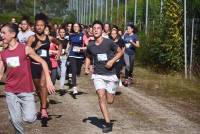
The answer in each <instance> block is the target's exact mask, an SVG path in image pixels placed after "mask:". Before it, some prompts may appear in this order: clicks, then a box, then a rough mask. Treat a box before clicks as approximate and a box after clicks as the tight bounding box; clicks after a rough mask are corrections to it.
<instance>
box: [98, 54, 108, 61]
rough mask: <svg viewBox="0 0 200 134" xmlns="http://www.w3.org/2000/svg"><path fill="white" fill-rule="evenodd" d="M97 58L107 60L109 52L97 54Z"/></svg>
mask: <svg viewBox="0 0 200 134" xmlns="http://www.w3.org/2000/svg"><path fill="white" fill-rule="evenodd" d="M97 60H98V61H107V60H108V57H107V54H97Z"/></svg>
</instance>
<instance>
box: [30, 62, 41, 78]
mask: <svg viewBox="0 0 200 134" xmlns="http://www.w3.org/2000/svg"><path fill="white" fill-rule="evenodd" d="M31 74H32V78H33V79H40V78H41V75H42V66H41V65H40V64H35V63H31Z"/></svg>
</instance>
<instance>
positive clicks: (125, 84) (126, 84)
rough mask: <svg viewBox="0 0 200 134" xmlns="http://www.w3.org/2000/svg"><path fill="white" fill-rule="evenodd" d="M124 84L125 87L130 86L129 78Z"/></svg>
mask: <svg viewBox="0 0 200 134" xmlns="http://www.w3.org/2000/svg"><path fill="white" fill-rule="evenodd" d="M122 84H123V85H124V86H125V87H128V84H129V82H128V79H126V80H125V81H124V82H123V83H122Z"/></svg>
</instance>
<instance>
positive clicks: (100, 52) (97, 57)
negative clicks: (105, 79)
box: [86, 38, 118, 75]
mask: <svg viewBox="0 0 200 134" xmlns="http://www.w3.org/2000/svg"><path fill="white" fill-rule="evenodd" d="M117 48H118V46H117V45H115V43H114V42H113V41H112V40H111V39H106V38H104V39H103V41H102V43H101V44H100V45H96V44H95V41H91V42H89V44H88V46H87V51H86V53H87V54H86V55H87V57H90V56H91V57H92V60H93V64H94V74H99V75H114V74H115V70H114V67H112V68H110V69H107V68H106V67H105V65H106V63H107V61H109V60H110V59H112V58H113V57H114V55H115V52H116V51H117Z"/></svg>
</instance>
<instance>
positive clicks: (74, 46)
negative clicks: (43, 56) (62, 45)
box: [69, 32, 84, 58]
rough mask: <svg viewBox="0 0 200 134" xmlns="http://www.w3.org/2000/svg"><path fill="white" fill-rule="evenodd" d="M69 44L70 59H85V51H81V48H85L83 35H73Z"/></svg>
mask: <svg viewBox="0 0 200 134" xmlns="http://www.w3.org/2000/svg"><path fill="white" fill-rule="evenodd" d="M69 42H70V44H71V49H70V52H69V57H74V58H84V53H83V51H80V48H81V47H83V33H82V32H81V33H73V34H71V35H70V36H69Z"/></svg>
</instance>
